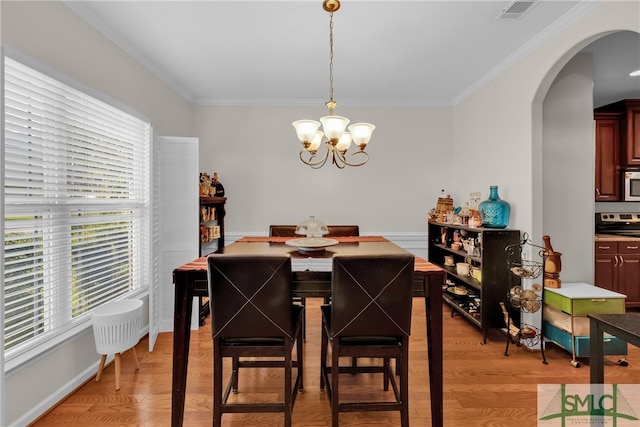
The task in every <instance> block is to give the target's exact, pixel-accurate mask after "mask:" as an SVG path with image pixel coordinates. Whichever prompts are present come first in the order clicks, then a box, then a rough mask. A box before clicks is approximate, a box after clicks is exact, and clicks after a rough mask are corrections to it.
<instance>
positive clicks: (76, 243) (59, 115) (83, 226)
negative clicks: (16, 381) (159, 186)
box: [2, 58, 151, 358]
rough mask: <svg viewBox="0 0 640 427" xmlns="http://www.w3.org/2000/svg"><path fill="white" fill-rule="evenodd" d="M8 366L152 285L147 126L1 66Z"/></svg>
mask: <svg viewBox="0 0 640 427" xmlns="http://www.w3.org/2000/svg"><path fill="white" fill-rule="evenodd" d="M4 71H5V73H4V78H5V93H4V102H5V140H4V149H5V159H4V164H3V168H2V169H3V173H4V179H5V188H4V190H5V192H4V193H5V194H4V204H5V217H4V225H5V228H4V231H5V235H4V244H5V247H4V262H5V271H4V333H5V336H4V338H5V340H4V341H5V342H4V350H5V355H6V356H7V357H8V358H10V357H12V356H13V355H15V354H18V353H20V352H21V351H22V350H26V349H28V348H31V347H33V346H36V345H38V344H41V343H42V342H43V341H45V340H49V339H51V338H52V337H55V336H57V335H58V334H60V333H62V332H64V331H66V330H68V329H69V328H71V327H73V326H74V325H75V324H77V323H79V322H80V321H84V320H86V319H87V316H88V315H89V314H90V312H91V310H92V309H93V308H95V307H97V306H98V305H100V304H102V303H104V302H106V301H109V300H113V299H117V298H121V297H123V296H126V295H127V294H130V293H133V292H138V291H140V290H141V289H144V288H145V287H147V286H148V284H149V281H150V279H149V273H150V271H151V269H150V262H151V261H150V252H151V250H150V240H151V237H150V236H151V234H150V233H151V227H150V224H149V219H150V218H151V216H150V212H151V207H150V182H151V179H150V169H151V167H150V156H151V145H150V126H149V124H148V123H145V122H144V121H142V120H140V119H138V118H136V117H133V116H131V115H129V114H127V113H124V112H122V111H120V110H118V109H116V108H114V107H112V106H110V105H108V104H106V103H104V102H101V101H99V100H97V99H95V98H92V97H91V96H89V95H86V94H84V93H82V92H80V91H78V90H76V89H74V88H71V87H69V86H67V85H65V84H63V83H61V82H59V81H56V80H54V79H52V78H49V77H48V76H46V75H44V74H41V73H39V72H37V71H35V70H33V69H30V68H28V67H26V66H24V65H22V64H20V63H18V62H16V61H14V60H12V59H10V58H5V70H4Z"/></svg>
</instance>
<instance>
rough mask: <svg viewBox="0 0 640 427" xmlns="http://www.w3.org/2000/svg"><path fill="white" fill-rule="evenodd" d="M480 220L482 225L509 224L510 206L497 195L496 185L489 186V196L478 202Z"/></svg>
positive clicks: (503, 225) (501, 225) (491, 226)
mask: <svg viewBox="0 0 640 427" xmlns="http://www.w3.org/2000/svg"><path fill="white" fill-rule="evenodd" d="M478 210H479V211H480V220H481V222H482V226H483V227H489V228H505V227H506V226H507V225H509V214H510V213H511V206H510V205H509V203H507V202H505V201H504V200H502V199H501V198H500V196H499V195H498V186H497V185H492V186H491V187H490V193H489V198H488V199H487V200H485V201H483V202H481V203H480V205H479V206H478Z"/></svg>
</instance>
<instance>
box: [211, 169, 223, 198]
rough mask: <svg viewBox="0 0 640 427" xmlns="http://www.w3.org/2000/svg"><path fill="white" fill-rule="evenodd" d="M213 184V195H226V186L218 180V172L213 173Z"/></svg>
mask: <svg viewBox="0 0 640 427" xmlns="http://www.w3.org/2000/svg"><path fill="white" fill-rule="evenodd" d="M211 186H212V187H213V190H214V192H213V195H214V196H216V197H224V187H223V186H222V183H221V182H220V181H219V180H218V172H214V173H213V178H212V179H211Z"/></svg>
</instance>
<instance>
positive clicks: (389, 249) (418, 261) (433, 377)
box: [171, 236, 446, 427]
mask: <svg viewBox="0 0 640 427" xmlns="http://www.w3.org/2000/svg"><path fill="white" fill-rule="evenodd" d="M291 239H292V238H291V237H266V236H255V237H254V236H247V237H243V238H241V239H239V240H237V241H235V242H233V243H231V244H229V245H227V246H224V247H222V248H220V249H218V251H216V252H217V253H222V254H249V255H250V254H255V255H262V254H290V256H291V265H292V293H293V295H292V296H293V297H296V296H298V297H303V298H310V297H319V298H330V297H331V262H332V258H333V256H334V255H337V254H341V255H343V254H350V255H374V256H375V255H383V254H393V253H406V252H407V251H406V249H403V248H401V247H400V246H398V245H396V244H395V243H393V242H391V241H389V240H388V239H386V238H384V237H382V236H346V237H336V238H334V239H332V241H331V244H330V245H329V246H326V247H307V248H305V247H296V246H291V245H292V243H293V242H291ZM287 242H289V243H287ZM445 283H446V272H445V271H444V270H442V269H440V268H439V267H437V266H436V265H434V264H432V263H430V262H428V261H427V260H425V259H423V258H420V257H415V264H414V275H413V295H414V297H417V298H424V301H425V314H426V316H425V317H426V327H427V328H426V329H427V337H426V338H427V339H426V342H427V348H426V350H427V357H428V362H429V387H430V401H431V402H430V403H431V406H430V407H431V425H432V426H433V427H436V426H442V425H444V424H443V344H442V338H443V334H442V290H443V287H444V286H445ZM173 284H174V296H175V299H174V330H173V334H174V335H173V374H172V391H171V425H172V426H173V427H180V426H182V425H183V418H184V406H185V397H186V386H187V367H188V361H189V346H190V331H191V315H192V307H193V298H194V297H203V296H204V297H206V296H207V295H208V278H207V257H206V256H203V257H200V258H197V259H195V260H193V261H191V262H188V263H186V264H184V265H181V266H179V267H176V268H175V269H174V270H173Z"/></svg>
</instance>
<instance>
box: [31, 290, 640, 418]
mask: <svg viewBox="0 0 640 427" xmlns="http://www.w3.org/2000/svg"><path fill="white" fill-rule="evenodd" d="M320 303H321V300H316V299H309V300H308V302H307V304H308V305H307V322H308V323H307V339H306V342H305V354H304V356H305V367H304V374H305V379H304V382H305V391H304V393H302V394H300V395H299V397H298V400H297V402H296V406H295V408H294V413H293V425H294V426H299V427H302V426H304V427H325V426H330V425H331V416H330V411H329V405H328V402H327V396H326V395H325V394H324V393H321V392H320V390H319V355H320V333H319V332H320V313H319V305H320ZM207 320H208V319H207ZM443 321H444V354H445V360H444V388H445V397H444V419H445V426H447V427H466V426H470V425H473V426H475V427H483V426H496V427H497V426H501V427H502V426H510V427H518V426H523V427H524V426H527V427H531V426H536V425H537V400H536V399H537V394H536V386H537V384H560V383H567V384H588V383H589V360H588V359H580V361H581V362H582V366H581V367H580V368H574V367H572V366H571V364H570V361H571V355H570V354H569V353H568V352H566V351H564V350H562V349H560V348H559V347H556V346H555V345H553V344H549V345H548V346H547V351H546V353H547V360H548V361H549V364H548V365H543V364H542V362H541V357H540V353H539V352H538V351H530V350H527V349H524V348H522V347H515V346H511V347H510V351H509V356H508V357H505V356H504V355H503V353H504V349H505V341H504V336H503V335H502V334H500V333H499V332H497V331H492V333H490V335H489V340H488V342H487V344H482V342H481V338H482V336H481V333H480V331H479V330H478V329H477V328H475V327H474V326H472V325H471V324H470V323H469V322H467V321H466V320H464V319H463V318H461V317H458V316H455V317H451V316H450V311H449V309H448V308H446V307H445V309H444V316H443ZM412 328H413V329H412V335H411V346H410V372H411V380H410V421H411V425H412V426H414V427H415V426H430V425H431V419H430V410H429V387H428V365H427V356H426V340H425V335H426V333H425V329H426V328H425V321H424V301H423V300H421V299H415V300H414V306H413V325H412ZM147 348H148V340H147V338H146V337H145V338H144V339H142V340H141V342H140V343H139V344H138V346H137V347H136V350H137V353H138V358H139V360H140V370H139V371H134V364H133V360H132V355H131V354H126V353H125V354H124V356H123V363H122V388H121V390H120V391H115V373H114V366H113V365H111V366H109V367H108V368H107V369H106V370H105V372H104V374H103V377H102V380H101V381H100V382H99V383H98V382H95V381H93V380H91V381H89V382H87V383H86V384H85V385H83V386H82V387H81V388H79V389H78V390H76V392H74V393H73V394H71V395H70V396H68V397H67V398H66V399H65V400H64V401H62V402H61V403H60V404H59V405H57V406H56V407H55V408H53V409H52V410H51V411H50V412H48V413H47V414H46V415H44V416H43V417H41V419H39V420H38V421H37V422H35V423H33V424H32V426H34V427H45V426H46V427H62V426H64V427H68V426H87V427H101V426H154V427H155V426H169V425H170V414H171V370H172V367H171V366H172V365H171V361H172V354H171V352H172V334H170V333H163V334H160V337H159V338H158V341H157V344H156V348H155V350H154V351H153V352H152V353H149V352H148V351H147ZM211 349H212V343H211V333H210V328H209V324H208V323H207V325H205V326H204V327H202V328H200V329H199V330H198V331H194V332H193V334H192V337H191V352H190V356H189V377H188V380H187V401H186V406H185V417H184V425H185V426H188V427H193V426H209V425H211V418H212V412H211V411H212V409H211V407H212V350H211ZM98 359H99V356H97V355H96V361H97V360H98ZM607 359H608V360H607V364H606V365H605V379H606V381H607V382H608V383H619V384H623V383H624V384H630V383H631V384H640V349H638V348H636V347H634V346H631V345H629V354H628V355H627V357H626V359H627V360H628V362H629V366H627V367H623V366H620V365H618V364H616V361H617V360H618V357H614V356H610V357H608V358H607ZM255 371H258V370H255ZM269 371H272V372H269ZM273 371H274V370H262V371H259V372H255V373H251V374H248V375H246V376H242V372H241V378H240V381H241V383H240V387H241V392H240V393H239V394H238V395H237V396H238V398H242V397H245V396H248V397H251V398H256V397H257V398H260V396H265V398H273V396H274V393H278V391H279V388H280V373H279V372H273ZM243 372H246V371H243ZM225 381H226V379H225ZM344 382H345V384H346V383H348V384H349V385H348V389H349V390H350V391H352V392H355V391H354V390H355V388H354V387H355V385H363V386H367V387H368V388H369V386H371V385H372V384H374V385H375V386H376V387H377V385H378V384H380V383H381V380H380V379H379V378H370V377H368V376H367V375H358V376H355V377H353V378H349V377H348V376H347V377H345V380H344ZM254 383H258V385H254ZM243 391H244V394H243ZM358 393H359V392H358ZM399 421H400V417H399V415H398V414H397V413H384V412H378V413H347V414H341V416H340V425H341V426H344V427H364V426H391V425H399ZM282 424H283V416H282V415H281V414H259V415H245V414H225V415H224V416H223V425H224V426H236V427H249V426H251V427H254V426H261V427H267V426H281V425H282Z"/></svg>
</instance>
